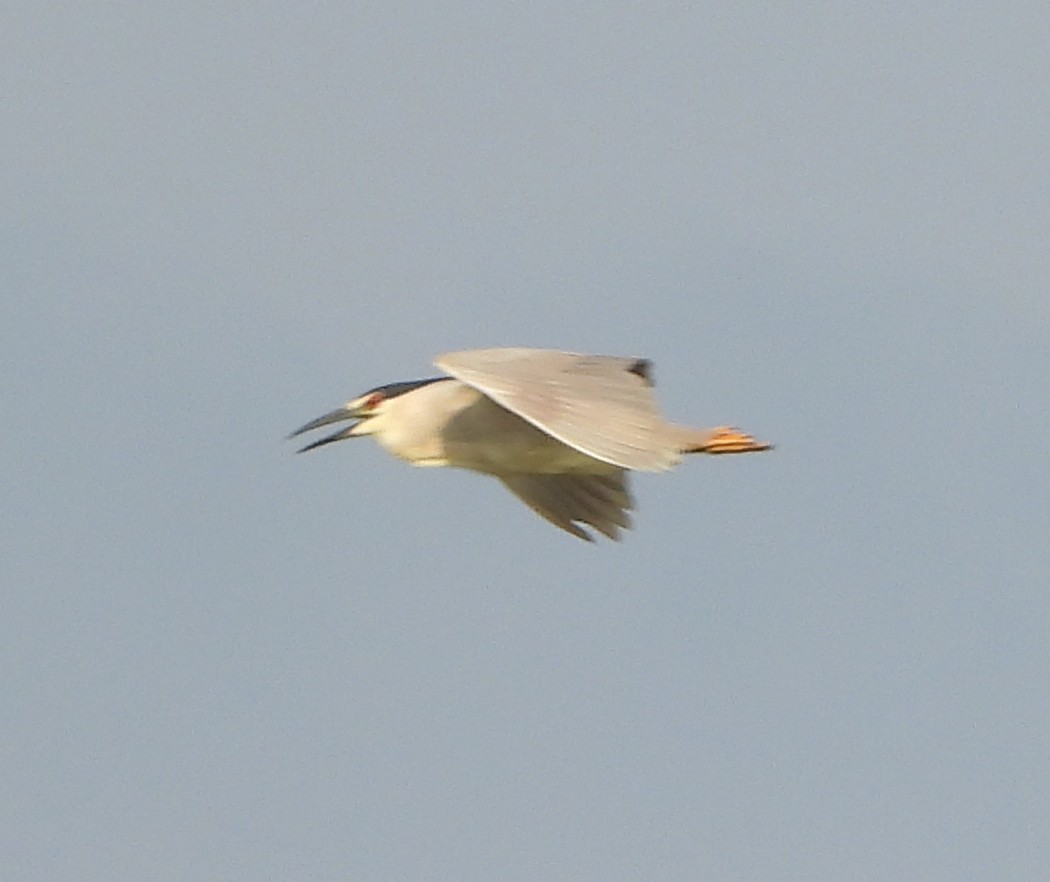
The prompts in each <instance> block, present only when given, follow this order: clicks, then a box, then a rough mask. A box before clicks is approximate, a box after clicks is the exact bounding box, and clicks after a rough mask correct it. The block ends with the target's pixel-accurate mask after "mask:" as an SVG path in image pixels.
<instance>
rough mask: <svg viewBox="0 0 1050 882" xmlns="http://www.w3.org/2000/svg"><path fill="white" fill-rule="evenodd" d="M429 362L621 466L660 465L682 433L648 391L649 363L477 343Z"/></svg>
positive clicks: (669, 461)
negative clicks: (473, 347) (483, 346)
mask: <svg viewBox="0 0 1050 882" xmlns="http://www.w3.org/2000/svg"><path fill="white" fill-rule="evenodd" d="M434 363H435V364H436V365H437V366H438V367H439V368H441V369H442V370H443V371H445V372H446V373H448V374H450V375H451V376H453V377H455V378H456V379H457V380H460V381H461V382H463V383H466V384H467V385H468V386H473V387H474V388H475V389H477V390H478V391H479V392H483V393H484V394H485V395H487V396H488V397H489V398H491V399H492V400H493V401H495V402H496V403H497V404H499V405H500V406H502V407H505V408H506V409H507V410H509V411H511V412H512V413H515V414H517V415H518V416H520V417H521V418H522V419H524V420H527V421H528V422H530V423H532V425H534V426H536V427H537V428H539V429H542V430H543V431H544V432H546V433H547V434H548V435H551V436H552V437H554V438H557V439H558V440H559V441H561V442H562V443H563V444H567V445H569V446H570V447H573V448H575V449H576V450H579V451H581V452H582V453H586V454H587V455H588V456H593V457H594V458H595V459H600V460H602V461H603V462H608V463H611V464H613V465H617V466H620V467H621V468H626V469H639V470H642V471H653V472H655V471H664V470H666V469H669V468H671V467H672V466H674V465H675V464H677V463H678V461H679V459H680V454H681V449H680V448H681V438H680V435H679V431H678V430H677V429H676V427H674V426H672V425H670V424H668V423H667V422H665V421H664V419H663V417H662V416H661V415H660V412H659V410H658V409H657V406H656V398H655V396H654V395H653V388H652V380H651V378H650V373H649V368H650V365H649V362H648V361H646V360H644V359H638V358H613V357H611V356H605V355H576V354H574V353H571V352H556V351H553V350H545V349H478V350H474V351H469V352H452V353H448V354H446V355H442V356H441V357H440V358H438V359H436V360H435V361H434Z"/></svg>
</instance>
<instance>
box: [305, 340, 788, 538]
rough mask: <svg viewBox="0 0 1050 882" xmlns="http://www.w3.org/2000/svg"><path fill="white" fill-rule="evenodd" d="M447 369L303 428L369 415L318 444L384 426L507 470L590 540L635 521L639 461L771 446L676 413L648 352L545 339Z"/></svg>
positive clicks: (540, 504)
mask: <svg viewBox="0 0 1050 882" xmlns="http://www.w3.org/2000/svg"><path fill="white" fill-rule="evenodd" d="M435 364H437V366H438V367H440V368H442V369H444V370H445V371H447V373H448V376H445V377H437V378H433V379H429V380H418V381H413V382H407V383H395V384H391V385H389V386H380V387H378V388H376V389H373V390H371V391H370V392H367V393H365V394H364V395H362V396H360V397H359V398H356V399H354V400H353V401H350V402H348V403H347V404H346V405H345V406H344V407H342V408H339V409H338V410H335V411H332V412H331V413H328V414H326V415H325V416H323V417H320V418H318V419H316V420H313V421H312V422H310V423H307V424H306V425H305V426H303V427H302V428H301V429H299V430H297V431H296V432H295V433H293V435H298V434H301V433H302V432H307V431H310V430H312V429H316V428H320V427H321V426H325V425H329V424H331V423H335V422H341V421H344V420H349V419H358V420H360V421H359V422H357V423H355V424H354V425H353V426H351V427H350V428H347V429H343V430H341V431H339V432H336V433H335V434H333V435H330V436H327V437H325V438H322V439H321V440H320V441H316V442H314V443H313V444H310V445H307V446H306V447H304V448H303V450H311V449H313V448H316V447H321V446H323V445H325V444H329V443H332V442H333V441H339V440H342V439H344V438H350V437H356V436H361V435H374V436H375V437H376V440H377V441H378V442H379V444H380V445H381V446H382V447H384V448H385V449H386V450H387V451H388V452H390V453H391V454H393V455H394V456H396V457H398V458H400V459H403V460H405V461H407V462H410V463H412V464H413V465H419V466H455V467H458V468H465V469H471V470H472V471H476V472H482V473H484V474H489V475H493V476H495V477H497V478H499V479H500V480H501V481H502V482H503V483H504V485H505V486H506V487H507V488H508V489H509V490H510V491H511V492H513V493H514V494H515V495H517V496H518V497H519V498H520V499H521V500H522V501H523V502H525V503H526V504H527V505H529V506H530V507H531V508H532V509H533V510H534V511H536V512H537V513H538V514H540V515H541V516H542V517H544V518H546V519H547V520H549V521H551V522H552V523H554V524H555V525H556V526H558V527H561V528H562V529H564V530H567V531H568V532H570V533H572V534H573V535H574V536H578V537H579V538H581V539H588V540H589V539H591V537H590V535H589V534H588V533H586V532H585V531H584V530H582V529H581V528H580V527H579V526H578V524H588V525H590V526H592V527H594V528H595V529H597V530H599V531H600V532H602V533H604V534H605V535H606V536H608V537H609V538H611V539H616V538H618V536H619V529H620V528H624V529H626V528H629V527H630V525H631V522H630V517H629V515H628V511H629V510H630V508H631V505H632V501H631V497H630V493H629V491H628V489H627V476H626V471H627V470H628V469H638V470H644V471H663V470H666V469H669V468H671V467H673V466H674V465H675V464H676V463H677V462H678V461H679V460H680V458H681V456H682V454H683V453H701V452H702V453H744V452H750V451H758V450H767V449H769V447H770V445H768V444H762V443H760V442H756V441H755V440H754V439H753V438H751V437H750V436H748V435H744V434H742V433H740V432H738V431H736V430H733V429H725V428H722V429H712V430H704V429H689V428H685V427H683V426H677V425H674V424H672V423H668V422H666V421H665V420H664V419H663V418H662V417H661V416H660V414H659V411H658V409H657V407H656V401H655V398H654V396H653V394H652V380H651V376H650V365H649V362H647V361H645V360H642V359H625V358H613V357H609V356H593V355H576V354H574V353H565V352H555V351H552V350H543V349H483V350H475V351H469V352H458V353H451V354H449V355H444V356H442V357H440V358H438V359H436V361H435Z"/></svg>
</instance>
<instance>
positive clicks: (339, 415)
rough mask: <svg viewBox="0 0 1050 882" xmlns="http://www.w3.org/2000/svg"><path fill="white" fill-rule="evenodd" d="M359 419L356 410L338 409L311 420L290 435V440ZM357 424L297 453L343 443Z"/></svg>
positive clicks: (347, 407) (346, 406)
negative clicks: (333, 443)
mask: <svg viewBox="0 0 1050 882" xmlns="http://www.w3.org/2000/svg"><path fill="white" fill-rule="evenodd" d="M357 418H358V412H357V409H356V408H352V407H350V406H348V405H344V406H343V407H339V408H336V409H335V410H333V411H331V412H330V413H326V414H325V415H324V416H319V417H318V418H317V419H316V420H310V422H308V423H307V424H306V425H305V426H301V427H300V428H298V429H296V430H295V431H294V432H292V434H291V435H289V436H288V437H289V438H294V437H296V436H297V435H302V434H303V432H310V431H312V430H313V429H320V428H321V426H330V425H331V424H332V423H341V422H344V421H346V420H353V419H357ZM356 426H357V423H354V425H353V426H350V427H348V428H346V429H340V430H339V431H338V432H336V433H335V434H333V435H328V436H326V437H324V438H322V439H321V440H320V441H314V442H313V444H307V445H306V446H305V447H303V448H301V449H300V450H297V451H296V453H305V452H306V451H307V450H314V449H315V448H317V447H323V446H324V445H325V444H331V443H332V442H333V441H342V440H343V439H344V438H349V437H350V436H351V434H352V433H353V431H354V428H355V427H356Z"/></svg>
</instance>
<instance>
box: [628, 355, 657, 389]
mask: <svg viewBox="0 0 1050 882" xmlns="http://www.w3.org/2000/svg"><path fill="white" fill-rule="evenodd" d="M627 371H628V373H632V374H634V375H635V376H636V377H641V378H642V379H643V380H645V382H646V383H647V384H648V385H650V386H652V385H653V363H652V362H651V361H649V359H648V358H639V359H636V360H635V362H634V364H632V365H631V366H630V367H629V368H627Z"/></svg>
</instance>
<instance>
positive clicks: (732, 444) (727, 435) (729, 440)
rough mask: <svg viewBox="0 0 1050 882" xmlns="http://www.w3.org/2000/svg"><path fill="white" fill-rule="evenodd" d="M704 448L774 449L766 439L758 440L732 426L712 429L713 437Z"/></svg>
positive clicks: (732, 450) (711, 450) (727, 450)
mask: <svg viewBox="0 0 1050 882" xmlns="http://www.w3.org/2000/svg"><path fill="white" fill-rule="evenodd" d="M702 449H703V452H704V453H754V452H757V451H759V450H772V449H773V445H772V444H769V443H767V442H765V441H756V440H755V439H754V438H752V437H751V436H750V435H745V434H744V433H743V432H741V431H740V430H739V429H734V428H733V427H732V426H719V427H718V428H717V429H712V430H711V438H710V440H709V441H708V442H707V443H706V444H705V445H704V446H703V448H702Z"/></svg>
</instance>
